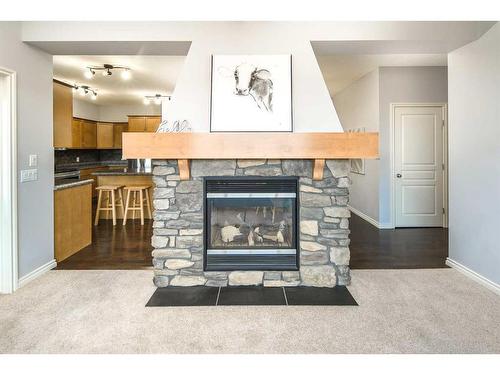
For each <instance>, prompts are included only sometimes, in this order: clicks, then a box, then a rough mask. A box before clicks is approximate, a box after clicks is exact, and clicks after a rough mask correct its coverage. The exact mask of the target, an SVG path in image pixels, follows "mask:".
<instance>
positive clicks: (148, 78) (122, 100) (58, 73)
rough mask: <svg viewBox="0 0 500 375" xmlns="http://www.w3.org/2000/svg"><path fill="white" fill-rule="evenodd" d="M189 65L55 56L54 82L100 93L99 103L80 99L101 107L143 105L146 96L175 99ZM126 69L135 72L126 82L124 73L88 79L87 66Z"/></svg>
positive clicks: (159, 59)
mask: <svg viewBox="0 0 500 375" xmlns="http://www.w3.org/2000/svg"><path fill="white" fill-rule="evenodd" d="M184 61H185V56H116V55H114V56H54V57H53V62H54V78H55V79H58V80H61V81H64V82H67V83H70V84H79V85H88V86H90V87H91V88H92V89H96V90H97V92H98V98H97V101H92V100H90V96H82V97H78V98H79V99H82V100H85V101H89V102H91V103H93V104H97V105H134V104H135V105H142V101H143V99H144V96H145V95H155V94H162V95H171V94H172V92H173V91H174V88H175V84H176V82H177V78H178V76H179V74H180V71H181V69H182V66H183V64H184ZM103 64H111V65H122V66H126V67H128V68H130V69H131V73H132V77H131V79H129V80H123V79H122V78H121V77H120V71H119V70H118V71H115V72H113V75H111V76H102V74H101V73H100V72H99V71H98V72H96V74H95V75H94V77H93V78H92V79H87V78H85V77H84V75H83V73H84V71H85V68H86V67H87V66H102V65H103Z"/></svg>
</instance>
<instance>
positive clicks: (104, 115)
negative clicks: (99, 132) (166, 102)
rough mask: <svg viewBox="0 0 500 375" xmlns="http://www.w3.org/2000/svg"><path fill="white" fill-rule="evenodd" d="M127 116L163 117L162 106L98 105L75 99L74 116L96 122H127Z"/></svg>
mask: <svg viewBox="0 0 500 375" xmlns="http://www.w3.org/2000/svg"><path fill="white" fill-rule="evenodd" d="M127 115H156V116H159V115H161V106H160V105H156V104H152V103H151V104H150V105H144V104H142V103H139V104H136V105H132V104H124V105H97V104H94V103H89V102H88V101H85V100H81V99H77V98H73V116H74V117H80V118H85V119H89V120H95V121H109V122H127V121H128V117H127Z"/></svg>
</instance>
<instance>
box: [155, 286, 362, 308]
mask: <svg viewBox="0 0 500 375" xmlns="http://www.w3.org/2000/svg"><path fill="white" fill-rule="evenodd" d="M181 306H358V303H357V302H356V300H355V299H354V297H353V296H352V295H351V293H350V292H349V290H348V289H347V288H346V287H345V286H336V287H334V288H308V287H281V288H276V287H271V288H266V287H263V286H234V287H231V286H230V287H219V288H212V287H206V286H193V287H171V288H158V289H157V290H156V291H155V292H154V294H153V295H152V296H151V298H150V299H149V301H148V303H147V304H146V307H181Z"/></svg>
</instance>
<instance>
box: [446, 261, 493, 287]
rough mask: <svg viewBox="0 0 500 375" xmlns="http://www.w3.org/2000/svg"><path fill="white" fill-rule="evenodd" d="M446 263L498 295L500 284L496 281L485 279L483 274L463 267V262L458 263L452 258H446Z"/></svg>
mask: <svg viewBox="0 0 500 375" xmlns="http://www.w3.org/2000/svg"><path fill="white" fill-rule="evenodd" d="M446 265H447V266H450V267H451V268H454V269H456V270H457V271H459V272H461V273H462V274H464V275H465V276H467V277H468V278H470V279H472V280H474V281H476V282H478V283H479V284H481V285H483V286H485V287H486V288H488V289H490V290H491V291H493V292H495V293H496V294H498V295H500V285H498V284H497V283H495V282H493V281H491V280H490V279H487V278H486V277H484V276H481V275H480V274H478V273H477V272H474V271H473V270H471V269H470V268H467V267H465V266H464V265H463V264H460V263H458V262H456V261H454V260H453V259H450V258H446Z"/></svg>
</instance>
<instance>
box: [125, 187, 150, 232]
mask: <svg viewBox="0 0 500 375" xmlns="http://www.w3.org/2000/svg"><path fill="white" fill-rule="evenodd" d="M149 188H151V186H150V185H142V186H125V188H124V189H125V190H127V198H126V199H125V213H124V214H123V225H125V224H126V223H127V216H128V213H129V212H132V219H135V212H136V211H139V212H140V214H141V225H144V203H146V207H147V209H148V213H149V217H152V215H151V203H150V200H149ZM131 197H132V202H130V198H131Z"/></svg>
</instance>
